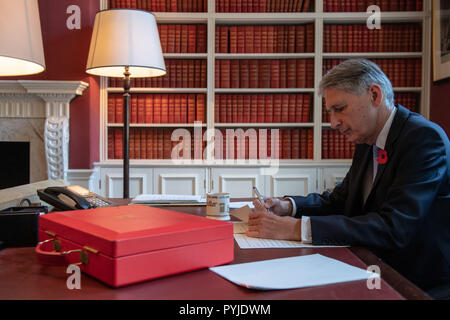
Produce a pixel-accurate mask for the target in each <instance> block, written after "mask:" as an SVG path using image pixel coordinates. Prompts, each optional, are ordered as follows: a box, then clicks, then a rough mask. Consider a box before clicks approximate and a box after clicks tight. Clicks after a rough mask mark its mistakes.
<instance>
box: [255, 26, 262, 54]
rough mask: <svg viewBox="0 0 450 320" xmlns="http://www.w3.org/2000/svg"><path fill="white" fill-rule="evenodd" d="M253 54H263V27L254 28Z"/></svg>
mask: <svg viewBox="0 0 450 320" xmlns="http://www.w3.org/2000/svg"><path fill="white" fill-rule="evenodd" d="M253 52H255V53H261V26H253Z"/></svg>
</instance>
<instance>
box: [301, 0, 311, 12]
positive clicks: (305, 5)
mask: <svg viewBox="0 0 450 320" xmlns="http://www.w3.org/2000/svg"><path fill="white" fill-rule="evenodd" d="M310 5H311V0H305V1H304V2H303V6H302V12H310V11H311V10H310Z"/></svg>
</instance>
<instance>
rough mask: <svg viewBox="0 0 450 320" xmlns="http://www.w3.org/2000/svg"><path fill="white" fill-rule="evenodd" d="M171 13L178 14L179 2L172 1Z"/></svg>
mask: <svg viewBox="0 0 450 320" xmlns="http://www.w3.org/2000/svg"><path fill="white" fill-rule="evenodd" d="M169 11H170V12H177V11H178V8H177V0H170V10H169Z"/></svg>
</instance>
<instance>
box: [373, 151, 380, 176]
mask: <svg viewBox="0 0 450 320" xmlns="http://www.w3.org/2000/svg"><path fill="white" fill-rule="evenodd" d="M372 149H373V177H372V182H374V181H375V177H376V176H377V171H378V161H377V160H378V151H379V150H380V148H378V147H377V146H376V145H373V146H372Z"/></svg>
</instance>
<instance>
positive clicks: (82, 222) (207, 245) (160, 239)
mask: <svg viewBox="0 0 450 320" xmlns="http://www.w3.org/2000/svg"><path fill="white" fill-rule="evenodd" d="M47 239H51V240H49V241H47V242H46V243H44V244H40V245H38V247H36V253H37V257H38V260H39V261H40V262H41V263H49V261H50V263H52V262H51V259H52V258H60V257H63V258H64V262H63V264H64V263H66V264H68V263H79V262H80V260H81V262H83V263H82V264H81V265H80V268H81V270H82V271H83V272H85V273H86V274H88V275H90V276H92V277H94V278H97V279H99V280H100V281H102V282H104V283H106V284H109V285H111V286H113V287H119V286H123V285H127V284H132V283H136V282H141V281H145V280H150V279H155V278H160V277H164V276H169V275H174V274H177V273H182V272H187V271H192V270H196V269H201V268H207V267H211V266H217V265H221V264H225V263H228V262H231V261H232V260H233V258H234V248H233V247H234V238H233V225H232V224H231V223H230V222H224V221H217V220H210V219H206V218H203V217H198V216H194V215H190V214H184V213H179V212H174V211H170V210H165V209H160V208H155V207H146V206H141V205H132V206H121V207H107V208H98V209H89V210H76V211H64V212H55V213H50V214H46V215H42V216H40V217H39V241H41V242H42V241H45V240H47ZM51 244H53V248H56V250H57V251H58V252H45V251H44V250H52V249H48V248H51ZM44 246H47V247H48V248H47V249H44ZM70 250H78V251H74V252H72V251H70ZM68 251H70V252H68ZM55 261H56V260H55ZM53 262H54V261H53Z"/></svg>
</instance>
